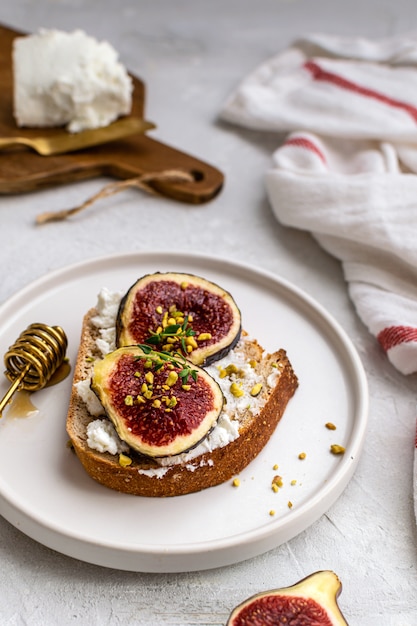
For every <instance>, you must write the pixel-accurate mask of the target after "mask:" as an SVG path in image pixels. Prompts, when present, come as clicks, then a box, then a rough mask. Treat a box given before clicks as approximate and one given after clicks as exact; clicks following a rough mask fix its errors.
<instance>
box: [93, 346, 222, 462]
mask: <svg viewBox="0 0 417 626" xmlns="http://www.w3.org/2000/svg"><path fill="white" fill-rule="evenodd" d="M91 388H92V389H93V391H94V392H95V393H96V395H97V396H98V398H99V399H100V401H101V403H102V405H103V407H104V409H105V411H106V413H107V415H108V417H109V418H110V420H111V421H112V422H113V424H114V426H115V428H116V430H117V433H118V435H119V437H120V438H121V439H122V440H123V441H125V442H126V443H127V444H128V445H129V446H130V447H131V448H132V449H133V450H135V451H136V452H139V453H140V454H143V455H145V456H149V457H154V458H156V457H165V456H171V455H175V454H180V453H182V452H186V451H187V450H190V449H191V448H193V447H195V446H196V445H198V444H199V443H200V442H201V441H202V440H203V439H204V438H205V437H206V436H207V434H208V433H209V432H210V431H211V430H212V428H213V427H214V425H215V424H216V422H217V419H218V417H219V415H220V413H221V410H222V407H223V394H222V392H221V389H220V387H219V385H218V384H217V382H216V381H215V380H214V379H213V378H212V377H211V376H210V375H209V374H208V373H207V372H206V371H205V370H203V369H201V368H200V367H198V366H196V365H195V364H193V363H191V362H190V361H188V360H186V359H185V358H183V357H177V358H175V359H174V358H173V357H171V356H170V355H167V354H164V353H160V352H155V351H153V350H151V349H148V347H147V346H143V349H142V348H141V347H140V346H127V347H123V348H118V349H117V350H115V351H114V352H111V353H109V354H108V355H106V356H105V357H104V359H102V360H100V361H97V362H96V363H95V365H94V370H93V376H92V381H91Z"/></svg>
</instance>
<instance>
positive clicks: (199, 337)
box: [197, 333, 211, 341]
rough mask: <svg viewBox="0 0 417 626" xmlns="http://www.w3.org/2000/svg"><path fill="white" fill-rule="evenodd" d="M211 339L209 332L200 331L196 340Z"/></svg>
mask: <svg viewBox="0 0 417 626" xmlns="http://www.w3.org/2000/svg"><path fill="white" fill-rule="evenodd" d="M209 339H211V333H200V334H199V335H198V337H197V341H208V340H209Z"/></svg>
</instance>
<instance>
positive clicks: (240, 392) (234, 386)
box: [230, 383, 245, 398]
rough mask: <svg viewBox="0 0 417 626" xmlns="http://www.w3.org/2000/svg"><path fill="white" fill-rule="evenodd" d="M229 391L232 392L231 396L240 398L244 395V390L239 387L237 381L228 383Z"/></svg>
mask: <svg viewBox="0 0 417 626" xmlns="http://www.w3.org/2000/svg"><path fill="white" fill-rule="evenodd" d="M230 393H231V394H232V396H235V398H240V397H241V396H243V395H244V393H245V392H244V391H243V389H241V387H239V385H238V384H237V383H232V384H231V385H230Z"/></svg>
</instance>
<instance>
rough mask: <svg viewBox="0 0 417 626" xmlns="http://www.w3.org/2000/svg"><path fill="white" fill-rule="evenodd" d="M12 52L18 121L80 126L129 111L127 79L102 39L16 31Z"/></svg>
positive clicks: (93, 124) (80, 34)
mask: <svg viewBox="0 0 417 626" xmlns="http://www.w3.org/2000/svg"><path fill="white" fill-rule="evenodd" d="M12 54H13V81H14V82H13V84H14V94H13V97H14V117H15V120H16V123H17V125H18V126H29V127H50V126H66V127H67V130H69V131H70V132H79V131H82V130H84V129H87V128H99V127H100V126H107V125H108V124H110V123H111V122H113V121H114V120H115V119H116V118H118V117H119V116H120V115H127V114H128V113H130V110H131V106H132V91H133V85H132V80H131V78H130V76H129V75H128V73H127V72H126V70H125V68H124V67H123V65H122V64H121V63H120V62H119V61H118V55H117V52H116V51H115V50H114V48H113V47H112V46H111V45H110V44H109V43H108V42H107V41H101V42H99V41H97V40H96V39H94V38H93V37H90V36H88V35H87V34H86V33H85V32H83V31H82V30H75V31H73V32H72V33H66V32H63V31H60V30H45V29H42V30H40V31H39V32H38V33H36V34H33V35H27V36H24V37H16V38H15V40H14V43H13V53H12Z"/></svg>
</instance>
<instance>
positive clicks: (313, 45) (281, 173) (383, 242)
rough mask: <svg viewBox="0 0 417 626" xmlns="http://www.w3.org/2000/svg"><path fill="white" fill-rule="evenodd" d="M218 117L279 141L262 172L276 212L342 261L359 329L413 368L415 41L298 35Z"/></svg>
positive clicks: (407, 370) (416, 367)
mask: <svg viewBox="0 0 417 626" xmlns="http://www.w3.org/2000/svg"><path fill="white" fill-rule="evenodd" d="M221 117H222V118H223V119H225V120H227V121H229V122H233V123H235V124H239V125H242V126H246V127H249V128H252V129H257V130H265V131H269V132H274V131H276V132H280V133H282V132H284V133H285V134H286V135H285V136H286V140H285V142H284V143H283V144H281V145H280V147H278V148H277V150H276V152H275V153H274V154H273V157H272V167H271V169H270V170H269V171H268V172H267V173H266V188H267V192H268V196H269V199H270V202H271V205H272V209H273V211H274V213H275V215H276V217H277V218H278V220H279V221H280V222H281V223H282V224H284V225H287V226H291V227H293V228H299V229H303V230H308V231H310V232H311V233H312V235H313V236H314V237H315V238H316V240H317V241H318V242H319V244H320V245H321V246H322V247H323V248H324V249H325V250H326V251H327V252H329V253H330V254H332V255H333V256H335V257H336V258H338V259H340V261H341V262H342V266H343V271H344V275H345V278H346V281H347V285H348V290H349V294H350V297H351V299H352V302H353V303H354V305H355V307H356V310H357V313H358V315H359V316H360V318H361V319H362V321H363V322H364V324H365V325H366V326H367V327H368V329H369V331H370V332H371V333H372V334H373V335H374V336H375V337H376V339H377V340H378V342H379V344H380V345H381V347H382V349H383V351H384V352H386V354H387V356H388V358H389V360H390V361H391V363H392V364H393V365H394V366H395V367H396V368H397V369H398V370H399V371H400V372H402V373H403V374H411V373H413V372H417V36H416V37H401V38H398V39H390V40H384V41H376V42H373V41H368V40H365V39H358V38H353V39H346V38H340V37H335V36H329V35H313V36H310V37H308V38H305V39H301V40H298V41H296V42H294V44H293V45H291V47H290V48H289V49H287V50H285V51H284V52H282V53H281V54H279V55H278V56H275V57H273V58H272V59H270V60H268V61H266V62H265V63H264V64H262V65H261V66H260V67H259V68H258V69H256V70H255V71H254V72H253V73H252V74H251V75H249V76H248V77H247V78H245V79H244V80H243V82H242V83H241V84H240V85H239V86H238V87H237V89H236V90H235V92H234V93H232V94H231V96H230V97H229V98H228V99H227V101H226V103H225V105H224V107H223V109H222V111H221ZM277 141H278V137H277Z"/></svg>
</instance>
